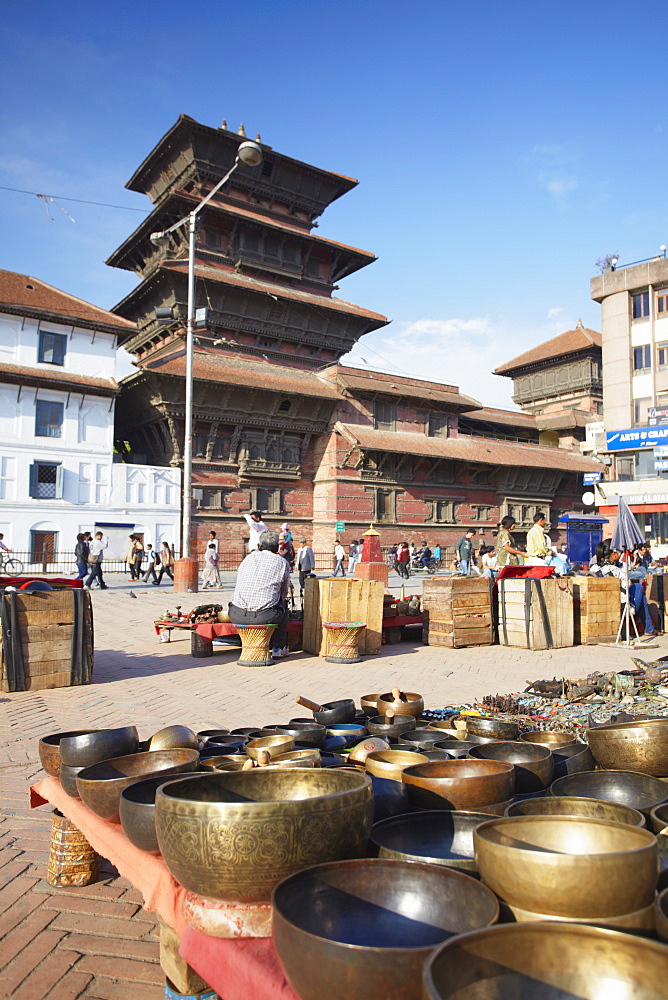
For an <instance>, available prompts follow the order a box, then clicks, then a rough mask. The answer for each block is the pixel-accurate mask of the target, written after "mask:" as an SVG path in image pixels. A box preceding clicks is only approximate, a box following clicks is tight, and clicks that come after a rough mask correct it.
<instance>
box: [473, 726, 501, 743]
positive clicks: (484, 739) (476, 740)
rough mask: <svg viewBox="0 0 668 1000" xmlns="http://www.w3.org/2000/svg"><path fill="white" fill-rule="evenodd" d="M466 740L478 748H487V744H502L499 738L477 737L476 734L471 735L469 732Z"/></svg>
mask: <svg viewBox="0 0 668 1000" xmlns="http://www.w3.org/2000/svg"><path fill="white" fill-rule="evenodd" d="M466 739H467V740H468V742H469V743H475V745H476V746H478V747H481V746H485V745H486V744H487V743H501V740H500V739H499V738H498V736H476V734H475V733H469V731H468V730H467V731H466Z"/></svg>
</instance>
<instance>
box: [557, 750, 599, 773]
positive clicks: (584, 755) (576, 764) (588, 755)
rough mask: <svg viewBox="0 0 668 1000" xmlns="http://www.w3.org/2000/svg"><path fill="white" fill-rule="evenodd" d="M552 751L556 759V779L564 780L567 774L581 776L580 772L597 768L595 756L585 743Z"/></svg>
mask: <svg viewBox="0 0 668 1000" xmlns="http://www.w3.org/2000/svg"><path fill="white" fill-rule="evenodd" d="M551 749H552V757H553V759H554V779H555V781H556V779H557V778H564V777H566V775H567V774H579V773H580V771H593V770H595V768H596V761H595V760H594V755H593V754H592V752H591V750H590V749H589V747H588V746H587V745H586V744H585V743H574V744H573V746H559V747H554V748H551Z"/></svg>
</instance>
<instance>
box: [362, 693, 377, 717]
mask: <svg viewBox="0 0 668 1000" xmlns="http://www.w3.org/2000/svg"><path fill="white" fill-rule="evenodd" d="M379 698H380V695H379V694H365V695H363V696H362V697H361V698H360V707H361V709H362V711H363V712H364V714H365V715H368V716H369V718H372V717H373V716H374V715H378V711H377V709H376V705H377V703H378V699H379Z"/></svg>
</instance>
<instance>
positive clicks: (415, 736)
mask: <svg viewBox="0 0 668 1000" xmlns="http://www.w3.org/2000/svg"><path fill="white" fill-rule="evenodd" d="M398 740H399V742H398V743H397V746H399V747H401V746H404V745H408V746H412V747H424V748H425V749H426V748H427V747H432V746H434V744H435V743H441V742H442V740H443V736H442V734H441V733H439V732H438V731H437V730H436V729H429V728H428V727H427V726H425V728H424V729H408V730H406V731H405V732H403V733H401V735H400V736H399V737H398Z"/></svg>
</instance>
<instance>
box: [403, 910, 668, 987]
mask: <svg viewBox="0 0 668 1000" xmlns="http://www.w3.org/2000/svg"><path fill="white" fill-rule="evenodd" d="M667 964H668V955H667V952H666V947H665V945H662V944H661V943H659V942H657V941H647V940H645V939H644V938H640V937H635V936H633V935H631V934H623V933H621V932H620V931H611V930H604V929H602V928H600V927H587V926H583V925H582V924H562V923H527V924H525V923H521V924H500V925H498V926H496V927H490V928H488V929H485V930H479V931H472V932H471V933H469V934H462V935H460V936H459V937H457V938H454V939H453V940H451V941H446V943H445V944H444V945H443V946H442V947H440V948H439V949H438V950H437V951H435V952H434V954H433V955H431V956H430V957H429V959H428V960H427V962H426V963H425V966H424V971H423V990H424V991H423V994H422V996H423V1000H665V996H666V965H667Z"/></svg>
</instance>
